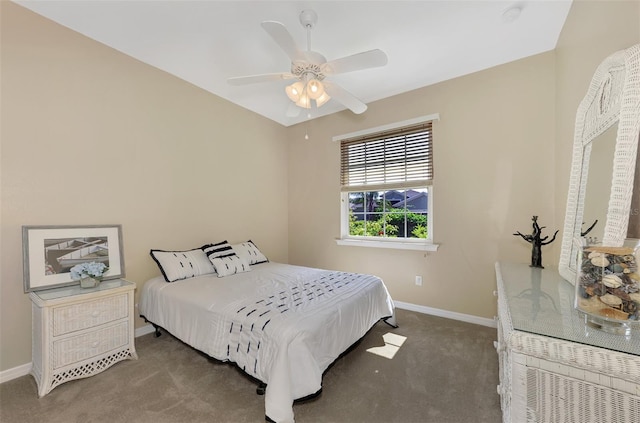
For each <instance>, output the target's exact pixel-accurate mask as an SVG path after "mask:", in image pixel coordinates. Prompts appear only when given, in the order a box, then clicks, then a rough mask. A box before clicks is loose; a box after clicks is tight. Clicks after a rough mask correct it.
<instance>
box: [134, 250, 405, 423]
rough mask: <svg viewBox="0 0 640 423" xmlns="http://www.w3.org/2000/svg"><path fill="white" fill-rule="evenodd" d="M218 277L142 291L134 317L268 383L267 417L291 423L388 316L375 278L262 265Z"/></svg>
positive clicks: (388, 304) (388, 305)
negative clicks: (334, 367) (326, 375)
mask: <svg viewBox="0 0 640 423" xmlns="http://www.w3.org/2000/svg"><path fill="white" fill-rule="evenodd" d="M251 269H252V270H251V271H250V272H246V273H239V274H235V275H232V276H227V277H224V278H218V277H217V275H215V274H213V275H206V276H199V277H196V278H192V279H185V280H181V281H176V282H172V283H167V282H165V281H164V279H163V278H162V277H161V276H160V277H157V278H154V279H151V280H149V281H148V282H147V283H145V285H144V286H143V288H142V293H141V298H140V304H139V307H140V308H139V310H140V314H141V315H143V316H144V317H146V318H147V319H148V320H149V321H151V322H153V323H154V324H156V325H158V326H161V327H162V328H164V329H166V330H167V331H169V332H170V333H172V334H173V335H174V336H176V337H177V338H179V339H181V340H182V341H184V342H186V343H187V344H189V345H191V346H193V347H194V348H196V349H198V350H200V351H203V352H205V353H206V354H208V355H210V356H212V357H214V358H216V359H218V360H223V361H231V362H234V363H236V364H237V365H238V366H239V367H240V368H241V369H243V370H244V371H245V372H246V373H247V374H249V375H251V376H253V377H255V378H257V379H259V380H261V381H263V382H265V383H267V389H266V392H265V413H266V415H267V416H269V417H270V418H271V419H273V420H274V421H276V422H293V421H294V419H293V401H294V400H295V399H297V398H302V397H305V396H308V395H311V394H314V393H316V392H318V391H319V390H320V388H321V383H322V373H323V372H324V371H325V370H326V369H327V367H328V366H329V365H330V364H331V363H332V362H333V361H334V360H335V359H336V358H337V357H338V356H339V355H340V354H341V353H342V352H344V351H345V350H346V349H347V348H348V347H349V346H350V345H351V344H353V343H354V342H355V341H357V340H358V339H360V338H361V337H362V336H363V335H364V334H365V333H366V332H367V331H368V330H369V329H370V328H371V327H372V326H373V325H374V324H375V323H376V322H377V321H378V320H379V319H381V318H384V317H389V316H392V315H393V312H394V309H393V301H392V300H391V297H390V296H389V293H388V291H387V289H386V287H385V285H384V283H383V282H382V280H381V279H379V278H377V277H375V276H371V275H362V274H355V273H345V272H335V271H329V270H321V269H313V268H307V267H300V266H292V265H287V264H280V263H263V264H259V265H255V266H251Z"/></svg>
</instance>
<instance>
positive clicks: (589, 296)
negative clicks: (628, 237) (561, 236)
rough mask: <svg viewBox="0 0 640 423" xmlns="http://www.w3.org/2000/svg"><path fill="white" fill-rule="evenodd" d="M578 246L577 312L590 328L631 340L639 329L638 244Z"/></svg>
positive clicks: (583, 244)
mask: <svg viewBox="0 0 640 423" xmlns="http://www.w3.org/2000/svg"><path fill="white" fill-rule="evenodd" d="M580 242H581V243H582V245H581V250H580V253H579V255H578V276H577V279H578V280H577V281H576V284H575V287H576V296H575V306H576V308H577V309H578V310H579V311H580V312H581V313H583V315H584V318H585V323H586V324H587V325H589V326H590V327H595V328H597V329H602V330H604V331H606V332H611V333H617V334H621V335H625V336H630V335H631V334H632V330H634V329H640V326H639V325H640V272H639V270H638V262H639V259H638V256H639V253H640V243H638V242H637V240H633V242H631V241H630V242H627V243H625V245H624V246H622V247H607V246H602V245H598V244H593V245H586V244H585V243H584V241H580ZM639 335H640V333H639Z"/></svg>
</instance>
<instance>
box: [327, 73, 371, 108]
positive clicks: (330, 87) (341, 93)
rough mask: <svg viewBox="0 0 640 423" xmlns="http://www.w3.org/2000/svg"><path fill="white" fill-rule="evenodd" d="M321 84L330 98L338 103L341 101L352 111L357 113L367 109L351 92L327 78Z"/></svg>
mask: <svg viewBox="0 0 640 423" xmlns="http://www.w3.org/2000/svg"><path fill="white" fill-rule="evenodd" d="M323 84H324V90H325V91H326V92H327V94H329V96H330V97H331V98H332V99H334V100H336V101H337V102H338V103H341V104H342V105H343V106H345V107H346V108H347V109H349V110H351V111H352V112H353V113H355V114H357V115H359V114H361V113H364V112H365V111H366V110H367V105H366V104H364V103H363V102H362V101H360V100H359V99H358V98H356V97H355V96H354V95H353V94H351V93H350V92H349V91H347V90H345V89H344V88H342V87H341V86H339V85H337V84H335V83H333V82H329V81H327V80H324V81H323Z"/></svg>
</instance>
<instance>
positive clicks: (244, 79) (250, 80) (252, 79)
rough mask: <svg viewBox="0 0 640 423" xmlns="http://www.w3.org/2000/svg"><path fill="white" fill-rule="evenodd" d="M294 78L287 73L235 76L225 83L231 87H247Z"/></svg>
mask: <svg viewBox="0 0 640 423" xmlns="http://www.w3.org/2000/svg"><path fill="white" fill-rule="evenodd" d="M294 78H296V76H295V75H294V74H292V73H288V72H284V73H283V72H280V73H265V74H262V75H249V76H236V77H234V78H229V79H227V82H228V83H229V84H231V85H247V84H257V83H259V82H271V81H282V80H284V79H294Z"/></svg>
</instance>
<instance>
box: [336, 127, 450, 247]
mask: <svg viewBox="0 0 640 423" xmlns="http://www.w3.org/2000/svg"><path fill="white" fill-rule="evenodd" d="M434 118H437V115H435V116H430V117H429V119H428V118H421V119H418V120H416V121H411V122H404V123H403V124H400V125H394V127H384V128H377V129H374V130H371V131H368V132H367V133H357V134H350V135H346V136H343V137H339V138H338V139H339V140H340V183H341V191H342V193H341V196H342V201H341V207H342V210H341V216H342V223H341V227H342V238H341V241H343V242H342V243H346V244H351V243H353V242H360V243H362V242H363V241H384V242H385V243H384V244H379V243H378V244H379V245H374V246H384V247H393V246H392V245H391V244H403V245H405V247H403V248H416V247H417V249H427V250H429V249H435V248H426V247H425V246H426V245H427V244H431V243H432V240H433V233H432V232H433V231H432V213H431V210H432V206H433V204H432V203H433V187H432V182H433V130H432V121H433V120H434ZM339 243H340V242H339ZM411 244H413V247H412V246H411ZM393 248H398V247H397V246H396V247H393Z"/></svg>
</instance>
